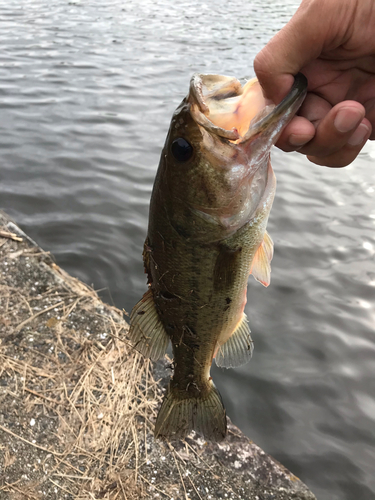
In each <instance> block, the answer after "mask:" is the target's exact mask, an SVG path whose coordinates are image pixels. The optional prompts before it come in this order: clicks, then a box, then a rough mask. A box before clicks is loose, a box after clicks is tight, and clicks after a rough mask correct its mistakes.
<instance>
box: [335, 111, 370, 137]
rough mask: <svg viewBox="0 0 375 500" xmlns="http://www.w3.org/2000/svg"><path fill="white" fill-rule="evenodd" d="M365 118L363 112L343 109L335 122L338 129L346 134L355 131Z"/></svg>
mask: <svg viewBox="0 0 375 500" xmlns="http://www.w3.org/2000/svg"><path fill="white" fill-rule="evenodd" d="M362 118H363V112H362V111H361V110H360V109H355V108H343V109H340V111H339V112H338V113H337V115H336V118H335V120H334V122H333V124H334V126H335V127H336V129H337V130H338V131H339V132H341V133H342V134H345V133H346V132H350V130H353V129H354V128H355V127H356V126H357V125H358V123H359V122H360V121H361V120H362Z"/></svg>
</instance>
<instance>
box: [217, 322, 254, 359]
mask: <svg viewBox="0 0 375 500" xmlns="http://www.w3.org/2000/svg"><path fill="white" fill-rule="evenodd" d="M252 354H253V341H252V338H251V335H250V328H249V324H248V321H247V317H246V314H244V315H243V316H242V319H241V321H240V323H239V324H238V326H237V328H236V330H235V331H234V332H233V334H232V335H231V336H230V337H229V339H228V340H227V341H226V342H225V344H223V345H222V346H220V347H219V349H218V351H217V353H216V357H215V362H216V364H217V366H220V367H223V368H234V367H236V366H241V365H244V364H245V363H247V362H248V361H249V360H250V358H251V356H252Z"/></svg>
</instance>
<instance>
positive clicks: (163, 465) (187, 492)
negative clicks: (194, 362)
mask: <svg viewBox="0 0 375 500" xmlns="http://www.w3.org/2000/svg"><path fill="white" fill-rule="evenodd" d="M127 329H128V326H127V323H126V321H125V319H124V314H123V312H122V311H119V310H118V309H115V308H113V307H110V306H108V305H105V304H104V303H102V302H101V301H100V299H99V298H98V296H97V294H96V293H95V292H94V291H93V290H92V289H91V288H89V287H88V286H86V285H85V284H83V283H81V282H80V281H78V280H77V279H75V278H72V277H71V276H69V275H67V274H66V273H65V272H64V271H63V270H61V269H60V268H59V267H58V266H57V265H56V264H55V263H54V261H53V258H52V257H51V256H50V255H49V253H48V252H44V251H43V250H41V249H40V248H39V247H38V246H37V245H36V244H35V243H34V242H33V241H31V240H30V239H29V238H28V237H27V236H26V235H25V234H24V233H22V231H21V230H20V229H19V228H18V227H17V226H16V225H15V224H13V223H12V222H9V219H8V218H7V216H5V215H4V214H3V215H0V500H40V499H48V500H57V499H67V500H68V499H69V500H70V499H80V500H83V499H85V500H99V499H108V500H133V499H141V498H149V499H154V498H155V499H156V498H160V499H163V498H167V499H172V500H177V499H181V500H182V499H184V500H187V499H190V500H199V499H215V500H216V499H219V498H228V499H251V500H271V499H272V500H291V499H300V500H314V499H315V497H314V495H313V494H312V493H311V492H310V491H309V490H308V489H307V487H306V486H305V485H304V484H303V483H302V482H301V481H300V480H299V479H298V478H296V477H295V476H293V474H291V473H290V472H289V471H287V470H286V469H285V468H284V467H283V466H282V465H280V464H279V463H278V462H276V461H275V460H273V459H272V458H271V457H269V456H268V455H266V454H265V453H264V452H263V451H262V450H261V449H260V448H259V447H257V446H256V445H255V444H253V443H252V442H251V441H250V440H248V439H247V438H246V437H245V436H243V435H242V434H241V432H240V431H239V430H238V429H237V428H236V427H234V426H233V425H232V424H230V423H229V436H228V438H227V440H226V441H224V442H223V443H222V444H213V443H206V442H205V441H204V440H203V439H201V438H199V436H196V435H195V434H194V433H193V434H192V435H191V436H189V438H188V439H186V440H185V441H183V442H178V443H173V444H172V443H169V442H156V441H155V440H154V438H153V427H154V421H155V417H156V414H157V409H158V407H159V405H160V402H161V399H162V394H163V386H165V383H166V380H167V379H168V378H169V375H170V372H169V371H168V369H167V368H166V366H167V364H166V363H165V362H163V363H159V364H158V365H157V366H156V367H155V366H152V364H151V363H150V362H149V361H148V360H145V359H144V358H143V357H142V356H141V355H140V354H138V353H137V352H136V351H134V349H132V347H131V345H129V343H128V341H127V339H126V332H127Z"/></svg>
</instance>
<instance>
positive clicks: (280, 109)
mask: <svg viewBox="0 0 375 500" xmlns="http://www.w3.org/2000/svg"><path fill="white" fill-rule="evenodd" d="M307 85H308V81H307V78H306V76H305V75H304V74H303V73H297V74H296V75H295V76H294V82H293V85H292V88H291V89H290V91H289V93H288V94H287V95H286V96H285V97H284V99H283V100H282V101H281V102H280V103H279V104H278V105H277V106H275V108H274V109H273V110H272V111H271V112H270V113H268V114H267V115H266V116H265V117H263V118H261V119H260V120H258V121H257V122H255V123H251V124H250V127H249V129H248V131H247V132H246V134H245V135H244V136H243V137H242V138H241V139H240V140H239V141H238V143H239V144H241V143H244V142H248V141H249V140H251V139H253V138H254V137H255V136H257V135H259V134H262V133H264V132H265V131H267V130H269V129H270V128H272V129H275V128H276V130H274V131H273V132H274V133H273V134H272V135H279V134H280V133H281V130H282V129H283V128H284V126H285V125H286V124H287V123H288V122H289V121H290V120H291V119H292V118H293V116H294V115H295V113H296V112H297V111H298V109H299V108H300V106H301V104H302V103H303V101H304V99H305V97H306V94H307Z"/></svg>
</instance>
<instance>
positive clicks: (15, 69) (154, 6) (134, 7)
mask: <svg viewBox="0 0 375 500" xmlns="http://www.w3.org/2000/svg"><path fill="white" fill-rule="evenodd" d="M297 5H298V4H297V3H296V2H292V1H289V0H284V1H283V2H279V1H272V0H263V1H261V0H256V1H251V0H247V1H245V0H243V1H241V0H232V1H230V2H228V1H224V0H216V1H215V2H214V3H213V2H206V1H205V0H202V1H197V0H189V1H181V0H174V1H168V0H136V1H135V0H127V1H126V2H125V1H120V0H112V1H111V0H106V1H104V0H101V1H99V0H97V1H94V0H85V1H82V2H75V1H73V2H68V1H67V0H49V1H48V2H47V1H39V0H22V1H21V0H8V1H7V2H1V4H0V47H1V50H0V110H1V120H0V158H1V160H0V161H1V168H0V179H1V182H0V206H1V207H2V208H3V209H4V210H6V211H7V212H8V213H9V214H10V215H11V216H13V218H14V219H15V220H16V221H17V222H18V223H19V224H20V225H21V227H22V228H23V229H24V230H25V231H26V232H27V233H28V234H29V235H30V236H31V237H32V238H33V239H35V240H36V241H37V242H38V243H39V244H40V245H41V246H42V247H43V248H44V249H46V250H50V251H51V252H52V253H53V254H54V255H55V257H56V260H57V263H58V264H59V265H60V266H61V267H63V268H65V269H66V270H67V271H68V272H69V273H71V274H72V275H74V276H77V277H79V278H80V279H82V280H83V281H85V282H87V283H89V284H93V286H94V287H95V288H96V289H102V288H105V289H106V290H105V291H103V293H102V296H103V297H104V299H105V300H107V301H109V302H112V303H114V304H115V305H116V306H118V307H120V308H121V307H124V308H125V309H126V310H128V311H130V310H131V308H132V306H133V305H134V304H135V302H137V300H138V299H139V298H140V297H141V295H142V294H143V293H144V291H145V290H146V278H145V275H144V273H143V265H142V258H141V253H142V246H143V241H144V238H145V235H146V228H147V219H148V204H149V198H150V193H151V188H152V184H153V179H154V176H155V172H156V167H157V165H158V161H159V155H160V152H161V148H162V146H163V143H164V139H165V135H166V132H167V129H168V126H169V121H170V118H171V115H172V112H173V110H174V109H175V108H176V106H177V105H178V103H179V102H180V101H181V99H182V97H183V96H184V95H185V94H186V93H187V90H188V83H189V79H190V76H191V75H192V74H193V73H194V72H196V71H199V72H207V73H223V74H229V75H235V76H237V77H238V78H241V79H242V78H249V77H251V76H253V74H254V73H253V68H252V61H253V59H254V56H255V55H256V53H257V52H258V51H259V50H260V49H261V47H262V46H263V45H264V44H265V43H266V42H267V40H268V39H269V38H270V37H271V36H272V34H273V33H275V32H276V31H277V30H278V29H280V28H281V27H282V26H283V24H285V23H286V22H287V20H288V19H289V18H290V17H291V15H292V14H293V12H294V11H295V9H296V7H297ZM374 161H375V146H374V145H372V144H369V145H368V146H366V148H365V151H364V152H363V153H361V155H360V157H359V158H358V160H357V161H356V162H355V163H354V164H352V165H351V166H349V167H347V168H346V169H339V170H334V169H326V168H322V167H317V166H314V165H312V164H310V163H309V162H308V161H307V160H306V159H305V158H303V157H302V156H300V155H297V154H285V153H282V152H280V151H278V150H276V149H275V151H274V152H273V166H274V170H275V173H276V176H277V179H278V189H277V194H276V200H275V203H274V207H273V210H272V212H271V217H270V222H269V227H268V229H269V233H270V234H271V236H272V238H273V240H274V242H275V256H274V259H273V263H272V282H271V286H270V287H269V288H268V289H265V288H263V287H262V286H261V285H260V284H259V283H257V282H255V280H253V279H252V278H250V282H249V292H248V303H247V306H246V312H247V314H248V316H249V319H250V326H251V329H252V333H253V339H254V341H255V351H254V356H253V359H252V361H251V363H249V364H248V365H246V366H243V367H241V368H239V369H236V370H219V369H217V368H216V367H215V368H214V369H213V377H214V379H215V381H216V383H217V385H218V387H219V389H220V391H221V393H222V396H223V398H224V401H225V404H226V408H227V412H228V415H229V416H230V417H231V418H232V420H233V421H234V423H235V424H237V425H238V426H239V427H240V428H241V429H242V430H243V431H244V432H245V433H246V434H247V435H248V436H249V437H250V438H251V439H252V440H254V441H255V442H256V443H257V444H259V445H260V446H261V447H262V448H263V449H264V450H265V451H267V452H268V453H270V454H271V455H273V456H274V457H276V458H277V459H279V460H280V461H281V462H282V463H283V464H284V465H286V466H287V467H289V468H290V469H291V470H292V471H293V472H294V473H295V474H296V475H298V476H299V477H300V478H301V479H302V480H303V481H305V482H306V483H307V484H308V486H309V487H310V488H311V489H312V490H313V491H314V492H315V494H316V495H317V497H318V499H320V500H353V499H359V500H370V499H371V500H373V499H374V498H375V397H374V396H375V343H374V340H375V335H374V319H375V263H374V254H375V203H374V188H375V168H374Z"/></svg>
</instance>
